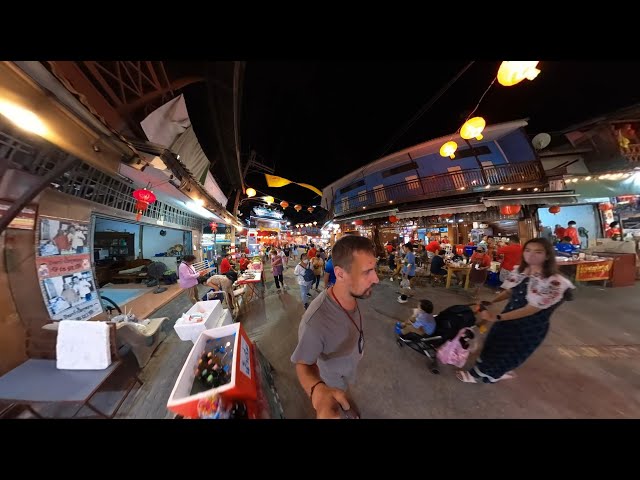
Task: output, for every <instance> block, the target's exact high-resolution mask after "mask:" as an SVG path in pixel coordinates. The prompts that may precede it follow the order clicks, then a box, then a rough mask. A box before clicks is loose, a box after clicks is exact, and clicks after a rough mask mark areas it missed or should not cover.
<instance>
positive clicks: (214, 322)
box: [173, 300, 230, 343]
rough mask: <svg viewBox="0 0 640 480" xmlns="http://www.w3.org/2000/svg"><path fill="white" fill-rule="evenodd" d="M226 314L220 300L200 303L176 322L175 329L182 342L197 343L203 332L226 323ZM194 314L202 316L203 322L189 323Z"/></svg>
mask: <svg viewBox="0 0 640 480" xmlns="http://www.w3.org/2000/svg"><path fill="white" fill-rule="evenodd" d="M225 312H226V310H224V309H223V308H222V304H221V303H220V300H208V301H206V302H198V303H196V304H195V305H194V306H193V307H191V308H190V309H189V310H188V311H187V312H186V313H185V314H183V315H182V317H181V318H179V319H178V320H177V321H176V323H175V325H174V326H173V328H174V330H175V331H176V333H177V334H178V337H180V340H191V341H192V342H194V343H195V341H196V340H197V339H198V336H199V335H200V334H201V333H202V332H204V331H205V330H208V329H210V328H216V327H218V326H219V325H221V324H222V323H220V322H224V316H225V315H224V314H225ZM194 313H200V314H202V316H203V320H202V321H201V322H197V323H191V322H188V321H187V320H188V318H189V316H190V315H192V314H194ZM229 316H230V315H229ZM221 317H222V318H221Z"/></svg>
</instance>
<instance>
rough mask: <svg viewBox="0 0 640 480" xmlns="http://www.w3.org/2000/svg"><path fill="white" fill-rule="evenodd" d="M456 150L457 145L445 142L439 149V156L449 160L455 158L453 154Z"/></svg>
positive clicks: (452, 142)
mask: <svg viewBox="0 0 640 480" xmlns="http://www.w3.org/2000/svg"><path fill="white" fill-rule="evenodd" d="M457 149H458V144H457V143H456V142H454V141H451V142H447V143H445V144H444V145H442V146H441V147H440V155H441V156H443V157H449V158H450V159H451V160H453V159H454V158H456V156H455V153H456V150H457Z"/></svg>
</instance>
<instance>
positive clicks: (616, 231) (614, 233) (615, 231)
mask: <svg viewBox="0 0 640 480" xmlns="http://www.w3.org/2000/svg"><path fill="white" fill-rule="evenodd" d="M604 233H605V235H606V236H607V238H613V239H614V240H615V239H616V238H617V237H619V236H620V235H621V234H622V233H621V231H620V222H611V223H610V224H609V227H608V228H607V230H606V231H605V232H604Z"/></svg>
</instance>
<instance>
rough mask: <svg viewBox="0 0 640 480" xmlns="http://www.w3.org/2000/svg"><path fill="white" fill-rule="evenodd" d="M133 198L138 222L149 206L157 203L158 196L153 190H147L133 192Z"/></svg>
mask: <svg viewBox="0 0 640 480" xmlns="http://www.w3.org/2000/svg"><path fill="white" fill-rule="evenodd" d="M133 198H135V199H136V200H137V201H136V222H137V221H139V220H140V217H141V216H142V212H144V211H145V210H146V209H147V208H149V205H151V204H152V203H153V202H155V201H156V196H155V195H154V194H153V192H152V191H151V190H147V189H146V188H142V189H138V190H135V191H134V192H133Z"/></svg>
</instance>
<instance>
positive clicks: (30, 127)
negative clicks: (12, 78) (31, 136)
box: [0, 100, 47, 136]
mask: <svg viewBox="0 0 640 480" xmlns="http://www.w3.org/2000/svg"><path fill="white" fill-rule="evenodd" d="M0 114H2V115H4V116H5V117H7V118H8V119H9V120H11V121H12V122H13V123H15V124H16V125H17V126H18V127H20V128H22V129H24V130H27V131H28V132H31V133H35V134H37V135H40V136H44V135H46V133H47V127H45V125H44V123H43V122H42V120H40V119H39V118H38V116H37V115H36V114H35V113H33V112H32V111H30V110H27V109H26V108H23V107H21V106H19V105H16V104H15V103H11V102H7V101H6V100H0Z"/></svg>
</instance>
